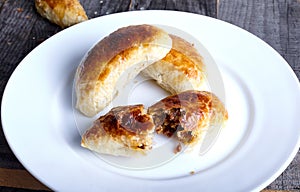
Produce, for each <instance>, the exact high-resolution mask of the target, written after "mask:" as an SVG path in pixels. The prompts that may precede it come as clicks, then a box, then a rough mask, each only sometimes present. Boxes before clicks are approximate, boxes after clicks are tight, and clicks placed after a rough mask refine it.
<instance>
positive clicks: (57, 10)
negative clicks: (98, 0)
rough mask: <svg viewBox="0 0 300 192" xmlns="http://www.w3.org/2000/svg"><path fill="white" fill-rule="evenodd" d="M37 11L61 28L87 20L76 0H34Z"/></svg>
mask: <svg viewBox="0 0 300 192" xmlns="http://www.w3.org/2000/svg"><path fill="white" fill-rule="evenodd" d="M35 7H36V9H37V11H38V12H39V13H40V14H41V15H42V16H43V17H45V18H47V19H48V20H50V21H51V22H53V23H55V24H57V25H59V26H61V27H62V28H65V27H69V26H71V25H74V24H77V23H80V22H82V21H85V20H88V17H87V15H86V13H85V11H84V9H83V7H82V6H81V4H80V2H79V1H78V0H35Z"/></svg>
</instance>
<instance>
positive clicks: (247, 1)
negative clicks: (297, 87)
mask: <svg viewBox="0 0 300 192" xmlns="http://www.w3.org/2000/svg"><path fill="white" fill-rule="evenodd" d="M217 16H218V18H219V19H221V20H224V21H227V22H229V23H232V24H235V25H237V26H240V27H241V28H243V29H246V30H247V31H249V32H251V33H253V34H255V35H256V36H258V37H260V38H261V39H263V40H264V41H265V42H267V43H268V44H269V45H271V46H272V47H273V48H274V49H275V50H277V51H278V52H279V53H280V54H281V55H282V56H283V57H284V58H285V59H286V60H287V61H288V63H289V64H290V66H291V67H292V68H293V70H294V71H295V73H296V75H297V76H298V78H300V2H299V1H297V0H277V1H274V0H265V1H260V0H240V1H236V0H219V7H218V14H217ZM267 189H279V190H298V191H299V190H300V151H299V152H298V154H297V156H296V157H295V159H294V160H293V162H292V163H291V164H290V166H289V167H288V168H287V169H286V170H285V171H284V172H283V173H282V174H281V175H280V176H279V177H278V178H277V179H276V180H275V181H274V182H273V183H272V184H270V185H269V186H268V187H267Z"/></svg>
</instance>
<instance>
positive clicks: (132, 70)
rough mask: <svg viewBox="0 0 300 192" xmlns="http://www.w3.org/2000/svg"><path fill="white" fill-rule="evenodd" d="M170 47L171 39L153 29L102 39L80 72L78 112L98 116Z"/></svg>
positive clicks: (123, 31)
mask: <svg viewBox="0 0 300 192" xmlns="http://www.w3.org/2000/svg"><path fill="white" fill-rule="evenodd" d="M171 47H172V39H171V38H170V36H169V35H168V34H167V33H166V32H165V31H163V30H161V29H159V28H157V27H154V26H151V25H134V26H128V27H124V28H120V29H118V30H117V31H115V32H113V33H111V34H110V35H109V36H107V37H105V38H103V39H102V40H101V41H99V42H98V43H97V44H96V45H95V46H94V47H93V48H92V49H91V50H90V51H89V52H88V54H87V56H86V57H85V59H84V60H83V61H82V63H81V64H80V65H79V66H78V68H77V72H76V76H75V90H76V96H77V104H76V106H77V108H78V109H79V110H80V111H81V112H82V113H83V114H85V115H87V116H94V115H96V114H97V113H98V112H99V111H101V110H102V109H103V108H104V107H106V106H107V105H108V104H109V102H111V101H112V99H113V98H114V97H115V94H117V91H118V90H116V88H117V87H118V84H126V82H127V81H128V80H130V79H133V78H134V77H135V76H136V75H137V74H138V73H139V72H140V71H141V70H143V69H144V68H145V67H147V66H149V65H150V64H152V63H154V62H156V61H158V60H160V59H162V58H163V57H165V56H166V54H167V53H168V52H169V51H170V49H171ZM124 77H125V78H124ZM119 87H120V86H119Z"/></svg>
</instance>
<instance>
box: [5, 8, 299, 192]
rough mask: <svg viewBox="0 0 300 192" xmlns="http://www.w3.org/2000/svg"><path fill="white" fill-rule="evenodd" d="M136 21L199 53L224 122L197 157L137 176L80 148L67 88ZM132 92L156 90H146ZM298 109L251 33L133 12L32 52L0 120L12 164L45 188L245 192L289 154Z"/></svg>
mask: <svg viewBox="0 0 300 192" xmlns="http://www.w3.org/2000/svg"><path fill="white" fill-rule="evenodd" d="M170 21H176V22H170ZM145 23H147V24H156V25H168V26H171V27H176V28H178V29H180V30H182V31H185V32H187V33H189V34H190V35H192V36H194V37H195V38H196V39H198V40H199V41H200V42H201V43H202V44H203V46H204V47H206V49H207V50H208V51H209V52H210V54H211V55H212V57H213V58H214V60H215V61H216V63H217V65H218V68H219V71H220V72H221V75H222V78H223V82H224V88H225V96H226V102H225V104H226V107H227V109H228V112H229V121H228V124H227V126H226V127H225V128H224V129H222V131H221V133H220V135H219V138H218V140H217V141H216V143H215V144H214V145H213V147H212V148H211V149H210V150H209V151H208V152H207V153H205V154H204V155H201V156H191V154H189V153H182V154H180V156H179V157H178V158H176V159H174V160H172V161H170V162H168V163H165V164H163V165H161V166H158V167H155V168H151V169H146V170H142V171H140V170H128V169H123V168H120V167H115V166H113V165H111V164H108V163H106V162H105V161H103V160H101V159H100V158H98V157H97V156H96V155H94V154H93V153H91V152H90V151H88V150H86V149H84V148H82V147H80V133H79V131H78V129H77V127H76V123H75V116H74V114H73V108H72V86H73V78H74V74H75V70H76V68H77V66H78V65H79V63H80V61H81V59H82V57H83V56H84V55H85V53H86V52H87V50H89V49H90V47H91V46H92V45H94V44H95V42H97V41H98V40H99V39H101V38H103V37H104V36H106V35H108V34H109V33H111V32H113V31H114V30H116V29H118V28H120V27H124V26H128V25H133V24H145ZM172 23H173V24H172ZM142 87H143V89H145V90H149V91H150V92H151V91H154V92H157V91H158V89H157V88H155V85H153V84H146V85H145V86H142ZM136 91H137V95H138V96H139V95H140V97H143V96H142V95H141V94H142V92H140V93H139V92H138V90H136ZM137 98H139V97H137ZM298 106H300V89H299V82H298V79H297V77H296V76H295V74H294V73H293V71H292V70H291V68H290V67H289V65H288V64H287V63H286V62H285V60H284V59H283V58H282V57H281V56H280V55H279V54H278V53H277V52H276V51H274V50H273V49H272V48H271V47H270V46H268V45H267V44H266V43H264V42H263V41H262V40H260V39H258V38H257V37H255V36H254V35H252V34H250V33H248V32H246V31H244V30H242V29H240V28H238V27H236V26H233V25H230V24H228V23H225V22H222V21H219V20H216V19H213V18H209V17H205V16H201V15H196V14H190V13H183V12H174V11H136V12H126V13H119V14H113V15H108V16H103V17H99V18H96V19H91V20H89V21H87V22H84V23H81V24H78V25H75V26H73V27H70V28H68V29H66V30H63V31H62V32H60V33H58V34H56V35H54V36H53V37H51V38H49V39H48V40H46V41H45V42H43V43H42V44H41V45H39V46H38V47H37V48H35V49H34V50H33V51H32V52H31V53H30V54H28V56H26V57H25V58H24V60H23V61H22V62H21V63H20V64H19V66H18V67H17V68H16V70H15V71H14V73H13V74H12V76H11V78H10V80H9V82H8V83H7V86H6V89H5V92H4V95H3V100H2V110H1V117H2V125H3V130H4V133H5V136H6V138H7V141H8V143H9V145H10V147H11V148H12V150H13V152H14V153H15V155H16V156H17V158H18V159H19V160H20V161H21V163H22V164H23V165H24V166H25V167H26V168H27V169H28V170H29V171H30V172H31V173H32V174H33V175H34V176H35V177H37V178H38V179H39V180H40V181H41V182H43V183H44V184H45V185H47V186H48V187H50V188H51V189H53V190H55V191H86V190H88V191H99V190H103V191H105V190H110V191H114V190H120V189H123V190H124V189H126V190H128V191H129V190H130V191H132V190H137V191H142V190H145V189H147V190H153V191H160V190H161V191H166V190H170V189H172V191H173V190H175V191H182V189H188V190H189V191H202V190H205V191H208V190H209V191H250V190H260V189H263V188H264V187H266V186H267V185H268V184H270V183H271V182H272V181H273V180H274V179H275V178H276V177H278V176H279V175H280V173H281V172H283V171H284V169H285V168H286V167H287V166H288V164H289V163H290V162H291V161H292V159H293V157H294V156H295V155H296V153H297V151H298V148H299V145H300V144H299V143H300V139H299V137H300V130H299V127H298V125H297V124H298V121H297V120H298V114H300V108H299V107H298ZM258 170H259V171H258Z"/></svg>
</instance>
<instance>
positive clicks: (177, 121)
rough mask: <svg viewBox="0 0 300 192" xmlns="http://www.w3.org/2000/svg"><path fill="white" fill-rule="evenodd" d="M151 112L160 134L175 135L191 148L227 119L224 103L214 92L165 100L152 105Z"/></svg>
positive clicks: (203, 92)
mask: <svg viewBox="0 0 300 192" xmlns="http://www.w3.org/2000/svg"><path fill="white" fill-rule="evenodd" d="M148 113H149V114H150V115H151V116H152V117H153V121H154V124H155V126H156V128H155V129H156V132H157V133H158V134H164V135H166V136H168V137H172V136H174V137H175V138H176V139H178V140H179V141H180V142H182V143H183V144H188V145H190V144H191V145H193V144H196V143H198V142H199V141H200V140H201V138H202V135H203V134H205V133H206V131H207V130H208V129H209V128H213V127H215V126H222V125H223V123H224V122H225V121H226V120H227V118H228V114H227V111H226V109H225V107H224V105H223V103H222V102H221V101H220V100H219V99H218V98H217V97H216V96H215V95H214V94H213V93H210V92H206V91H195V90H190V91H185V92H182V93H179V94H175V95H171V96H169V97H166V98H164V99H162V100H161V101H159V102H157V103H156V104H154V105H152V106H150V107H149V109H148Z"/></svg>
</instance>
